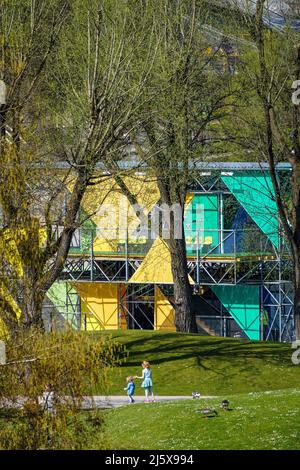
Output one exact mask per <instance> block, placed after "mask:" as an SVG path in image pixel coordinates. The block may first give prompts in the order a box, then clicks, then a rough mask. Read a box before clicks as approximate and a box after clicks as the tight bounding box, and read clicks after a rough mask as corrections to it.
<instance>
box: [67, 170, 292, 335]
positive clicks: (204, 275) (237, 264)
mask: <svg viewBox="0 0 300 470" xmlns="http://www.w3.org/2000/svg"><path fill="white" fill-rule="evenodd" d="M131 165H134V163H131ZM195 167H196V168H195V170H196V171H195V172H193V180H192V181H191V184H190V192H192V193H195V194H216V195H217V196H218V201H219V208H221V210H220V213H219V218H220V222H219V227H220V233H219V235H218V237H217V238H218V240H219V242H218V244H217V245H215V246H213V247H211V249H208V250H207V251H206V252H205V253H203V252H202V251H201V249H200V243H199V233H198V236H197V242H196V246H194V247H193V249H192V252H191V253H189V254H188V268H189V274H190V276H191V277H192V279H193V281H194V282H195V289H196V290H197V291H198V292H199V290H200V288H201V286H207V287H209V286H212V285H239V284H255V285H259V286H260V290H261V311H262V313H261V315H262V321H261V325H262V326H261V339H267V340H268V339H275V340H277V341H289V340H292V339H293V338H292V334H293V300H292V299H293V293H292V291H293V284H292V275H291V273H292V261H291V257H290V256H289V253H288V250H287V248H286V246H285V245H284V243H282V239H283V237H282V236H281V234H279V239H280V240H281V243H280V246H279V248H278V249H276V248H275V246H274V245H273V244H272V242H270V241H269V240H268V239H267V237H266V236H265V235H263V234H262V232H261V231H260V230H259V229H257V231H256V232H257V234H260V237H259V238H258V237H257V236H255V237H253V239H254V240H255V247H254V246H251V247H250V249H249V252H248V253H246V252H245V251H244V253H241V252H239V250H238V249H237V243H236V240H237V235H238V234H237V231H236V230H224V229H223V219H222V218H223V217H224V213H223V206H224V196H225V195H229V194H231V192H230V191H229V190H228V188H226V187H225V185H224V183H223V182H222V180H221V176H222V175H231V174H233V173H232V172H235V171H239V170H241V171H247V170H252V171H253V170H260V171H263V172H264V171H267V169H268V167H267V165H265V166H264V165H263V164H255V163H244V164H243V163H220V164H217V163H210V164H198V165H195ZM278 169H279V170H281V171H290V166H289V165H286V164H280V165H278ZM81 230H87V229H81ZM94 233H95V229H93V230H92V229H91V235H90V237H91V243H90V249H87V250H86V252H85V253H79V252H77V253H76V249H75V250H73V252H72V250H71V252H70V255H69V257H68V259H67V262H66V264H65V267H64V270H63V273H62V275H61V279H62V280H65V281H69V282H71V283H72V282H76V283H78V282H101V283H122V284H124V285H126V286H127V288H126V290H125V293H123V295H122V296H121V298H120V299H119V300H120V306H121V307H122V310H123V312H125V316H126V323H127V326H128V327H136V328H141V325H139V324H138V322H137V321H136V319H135V316H134V313H133V312H134V309H136V308H137V309H139V310H141V315H146V316H147V314H146V313H145V312H143V300H142V299H141V298H140V297H139V296H138V295H137V291H136V290H134V289H133V288H131V287H130V283H129V280H130V278H131V277H132V275H133V274H134V272H135V271H136V270H137V269H138V268H139V266H140V265H141V263H142V262H143V259H144V257H145V254H146V252H147V251H148V249H149V245H147V247H144V248H145V249H143V246H141V249H140V250H139V252H137V250H136V247H132V246H130V243H129V240H128V233H127V232H126V238H125V240H124V241H125V243H123V246H122V249H121V250H120V251H118V250H117V252H115V253H95V252H94V250H93V243H92V237H93V236H94ZM76 237H77V242H78V240H81V238H82V237H81V236H80V231H79V233H77V234H76ZM228 240H229V241H230V242H231V246H233V249H232V250H231V252H230V253H229V252H228V250H226V242H227V241H228ZM77 245H78V243H77ZM75 246H76V244H75ZM226 251H227V252H226ZM140 288H141V289H142V290H143V286H140ZM144 288H145V287H144ZM151 289H153V285H151V284H149V285H148V290H149V291H150V290H151ZM67 297H68V299H67V306H68V307H67V312H66V313H67V315H70V314H71V315H73V316H74V318H73V319H72V323H74V321H75V317H76V318H77V320H76V321H77V324H78V322H79V327H80V325H82V321H83V323H84V319H83V320H82V319H80V320H78V316H79V317H80V316H81V313H80V304H79V301H78V298H77V299H75V297H76V296H74V295H73V297H74V298H73V297H72V295H71V294H70V295H68V296H67ZM147 303H149V301H147ZM265 308H267V309H269V310H271V311H272V316H271V322H270V324H268V325H265V326H263V311H264V309H265ZM224 310H226V309H224V308H223V307H222V306H221V307H220V311H219V314H217V313H216V315H215V320H216V319H218V318H219V320H220V322H221V324H222V326H221V330H222V333H223V334H226V326H224V325H225V323H226V321H227V320H228V319H229V318H230V314H228V312H226V311H225V313H224ZM82 315H83V316H84V314H82ZM200 317H201V316H200ZM204 317H205V316H202V318H203V319H204ZM211 318H212V317H211ZM148 322H150V323H151V321H150V320H149V318H148ZM152 326H153V322H152Z"/></svg>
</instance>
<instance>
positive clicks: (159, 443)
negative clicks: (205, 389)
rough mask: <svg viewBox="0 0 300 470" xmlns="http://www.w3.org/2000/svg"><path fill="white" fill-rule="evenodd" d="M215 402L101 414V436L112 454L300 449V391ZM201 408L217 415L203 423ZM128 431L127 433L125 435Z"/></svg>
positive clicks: (136, 407)
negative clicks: (116, 451) (123, 451)
mask: <svg viewBox="0 0 300 470" xmlns="http://www.w3.org/2000/svg"><path fill="white" fill-rule="evenodd" d="M226 398H229V400H230V403H231V408H232V410H231V411H227V412H226V411H223V410H222V409H221V408H220V399H218V400H217V399H210V400H205V401H202V400H201V401H200V400H190V401H184V402H179V401H177V402H176V401H175V402H169V403H149V404H143V405H135V404H134V405H128V406H124V407H122V408H117V409H114V410H111V411H108V412H107V413H106V414H105V423H106V425H105V437H106V440H107V442H109V447H110V448H113V449H149V450H158V449H160V450H181V449H183V450H191V449H199V450H201V449H225V450H226V449H232V450H235V449H268V450H271V449H300V406H299V405H300V390H298V391H297V390H289V391H287V392H285V391H281V392H278V391H277V392H272V393H255V394H250V395H234V396H232V397H231V396H229V397H227V396H226ZM205 405H209V406H213V407H215V409H216V410H217V412H218V416H216V417H215V418H203V416H202V415H201V413H199V412H197V411H198V410H199V409H201V408H202V407H204V406H205ZM128 430H130V432H129V431H128Z"/></svg>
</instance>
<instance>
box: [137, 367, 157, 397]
mask: <svg viewBox="0 0 300 470" xmlns="http://www.w3.org/2000/svg"><path fill="white" fill-rule="evenodd" d="M142 368H143V370H142V377H138V376H136V379H143V382H142V384H141V387H142V388H143V389H144V390H145V398H146V400H145V403H149V396H150V397H151V399H152V401H153V402H154V401H155V400H154V395H153V388H152V387H153V382H152V370H151V368H150V364H149V362H147V361H143V362H142Z"/></svg>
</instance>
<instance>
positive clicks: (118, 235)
mask: <svg viewBox="0 0 300 470" xmlns="http://www.w3.org/2000/svg"><path fill="white" fill-rule="evenodd" d="M123 180H124V183H125V184H126V186H127V188H128V189H129V190H130V192H131V193H132V194H133V195H134V197H135V198H136V200H137V202H138V204H140V205H141V206H142V207H143V208H144V211H145V213H146V214H148V213H149V211H150V210H151V209H152V207H153V206H154V205H155V204H156V202H157V201H158V199H159V191H158V188H157V185H156V182H155V181H154V180H150V179H149V177H148V180H147V181H145V177H140V176H126V177H124V178H123ZM70 189H71V188H70ZM104 205H106V208H105V211H104V207H103V206H104ZM82 207H83V209H84V210H85V212H86V213H87V214H91V219H92V220H93V221H94V222H95V224H96V225H97V228H98V229H99V231H98V234H97V235H98V236H97V238H96V239H95V243H94V251H95V252H97V251H98V252H100V251H102V252H116V251H117V241H121V240H122V239H123V240H125V238H126V229H127V228H128V235H129V237H131V236H132V234H134V232H135V231H136V229H137V227H138V226H139V223H140V220H139V218H138V217H137V215H136V214H135V212H134V211H133V210H132V208H131V205H130V203H129V201H128V199H127V197H126V196H125V195H124V194H123V193H122V191H121V189H120V187H119V186H118V185H117V184H116V183H115V181H114V179H113V178H111V177H110V178H109V177H108V179H107V180H106V181H102V182H101V183H100V184H99V185H96V186H93V187H91V188H89V189H88V191H87V192H86V194H85V196H84V199H83V202H82ZM101 207H102V210H101ZM117 227H119V228H120V229H119V231H115V232H114V231H113V230H114V229H115V228H117ZM100 230H101V231H100Z"/></svg>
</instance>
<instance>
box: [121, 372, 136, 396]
mask: <svg viewBox="0 0 300 470" xmlns="http://www.w3.org/2000/svg"><path fill="white" fill-rule="evenodd" d="M133 380H134V377H133V376H132V375H131V376H130V377H127V387H125V388H124V390H127V395H128V398H129V403H134V399H133V395H134V391H135V384H134V381H133Z"/></svg>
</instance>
